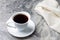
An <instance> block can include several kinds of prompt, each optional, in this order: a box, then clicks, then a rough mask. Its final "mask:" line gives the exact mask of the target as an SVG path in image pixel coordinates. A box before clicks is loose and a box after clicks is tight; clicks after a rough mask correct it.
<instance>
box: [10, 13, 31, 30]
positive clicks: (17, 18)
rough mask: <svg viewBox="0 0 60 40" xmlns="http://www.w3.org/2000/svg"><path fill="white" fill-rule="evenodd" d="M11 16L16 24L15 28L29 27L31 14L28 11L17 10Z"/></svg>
mask: <svg viewBox="0 0 60 40" xmlns="http://www.w3.org/2000/svg"><path fill="white" fill-rule="evenodd" d="M11 18H12V21H13V23H14V25H15V27H14V28H17V29H18V30H24V29H26V28H27V25H28V23H29V20H30V14H29V13H28V12H17V13H15V14H14V15H13V16H12V17H11ZM12 27H13V26H12Z"/></svg>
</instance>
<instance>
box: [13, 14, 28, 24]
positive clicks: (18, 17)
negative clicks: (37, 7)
mask: <svg viewBox="0 0 60 40" xmlns="http://www.w3.org/2000/svg"><path fill="white" fill-rule="evenodd" d="M13 20H14V21H15V22H16V23H26V22H27V21H28V17H27V16H26V15H24V14H17V15H15V16H14V18H13Z"/></svg>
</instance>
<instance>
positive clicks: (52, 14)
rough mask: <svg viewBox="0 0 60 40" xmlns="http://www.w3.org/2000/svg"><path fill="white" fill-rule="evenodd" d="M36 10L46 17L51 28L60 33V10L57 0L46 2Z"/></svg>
mask: <svg viewBox="0 0 60 40" xmlns="http://www.w3.org/2000/svg"><path fill="white" fill-rule="evenodd" d="M34 10H35V11H36V12H37V13H38V14H39V15H42V16H43V17H44V19H45V20H46V22H47V24H48V25H49V27H50V28H52V29H54V30H56V31H57V32H59V33H60V10H59V9H58V2H57V1H56V0H44V1H42V2H40V3H38V4H37V5H36V7H35V8H34Z"/></svg>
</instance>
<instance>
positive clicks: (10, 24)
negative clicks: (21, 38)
mask: <svg viewBox="0 0 60 40" xmlns="http://www.w3.org/2000/svg"><path fill="white" fill-rule="evenodd" d="M6 24H7V26H8V27H13V28H16V26H15V24H14V23H12V22H6Z"/></svg>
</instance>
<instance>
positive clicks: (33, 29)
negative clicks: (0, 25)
mask: <svg viewBox="0 0 60 40" xmlns="http://www.w3.org/2000/svg"><path fill="white" fill-rule="evenodd" d="M30 21H31V22H32V23H33V24H34V26H33V28H32V31H31V32H30V33H28V34H26V35H25V36H17V35H14V34H12V33H10V32H9V31H10V30H9V29H8V27H7V30H8V32H9V33H10V34H11V35H12V36H15V37H27V36H29V35H31V34H33V33H34V31H35V23H34V22H33V21H32V20H30ZM12 28H13V27H12Z"/></svg>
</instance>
